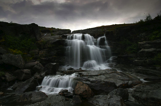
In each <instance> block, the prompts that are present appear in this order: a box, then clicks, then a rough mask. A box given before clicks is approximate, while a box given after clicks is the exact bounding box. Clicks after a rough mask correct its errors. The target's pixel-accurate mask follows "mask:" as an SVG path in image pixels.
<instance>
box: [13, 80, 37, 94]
mask: <svg viewBox="0 0 161 106" xmlns="http://www.w3.org/2000/svg"><path fill="white" fill-rule="evenodd" d="M38 85H39V84H38V80H37V79H36V78H34V77H32V78H30V79H28V80H26V81H24V82H20V83H18V84H16V85H13V86H14V89H15V93H23V92H28V91H33V90H35V89H36V86H38Z"/></svg>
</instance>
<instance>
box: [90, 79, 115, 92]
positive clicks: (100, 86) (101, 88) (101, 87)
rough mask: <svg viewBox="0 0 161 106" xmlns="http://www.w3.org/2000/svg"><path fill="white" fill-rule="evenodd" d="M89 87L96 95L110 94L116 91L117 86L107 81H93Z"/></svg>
mask: <svg viewBox="0 0 161 106" xmlns="http://www.w3.org/2000/svg"><path fill="white" fill-rule="evenodd" d="M88 86H89V87H90V88H91V89H92V91H93V92H94V94H102V93H105V94H108V93H109V92H111V91H112V90H114V89H116V88H117V86H116V85H115V83H113V82H107V81H106V82H105V81H97V80H96V81H91V82H90V83H88Z"/></svg>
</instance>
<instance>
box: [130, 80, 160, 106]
mask: <svg viewBox="0 0 161 106" xmlns="http://www.w3.org/2000/svg"><path fill="white" fill-rule="evenodd" d="M132 96H133V97H134V98H135V100H137V101H138V103H141V104H142V105H144V106H161V82H155V83H154V82H149V83H144V84H141V85H138V86H137V87H136V88H135V89H134V91H133V92H132Z"/></svg>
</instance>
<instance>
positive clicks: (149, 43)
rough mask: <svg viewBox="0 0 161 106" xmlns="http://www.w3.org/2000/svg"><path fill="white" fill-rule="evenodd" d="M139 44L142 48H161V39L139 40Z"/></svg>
mask: <svg viewBox="0 0 161 106" xmlns="http://www.w3.org/2000/svg"><path fill="white" fill-rule="evenodd" d="M138 44H139V46H140V47H141V48H142V49H149V48H152V47H153V48H158V49H160V48H161V40H153V41H143V42H138Z"/></svg>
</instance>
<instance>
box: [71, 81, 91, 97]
mask: <svg viewBox="0 0 161 106" xmlns="http://www.w3.org/2000/svg"><path fill="white" fill-rule="evenodd" d="M74 93H75V94H76V95H80V96H81V97H83V98H90V97H92V96H93V92H92V90H91V89H90V88H89V87H88V85H86V84H84V83H83V82H80V81H79V82H78V83H77V85H76V87H75V89H74Z"/></svg>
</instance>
